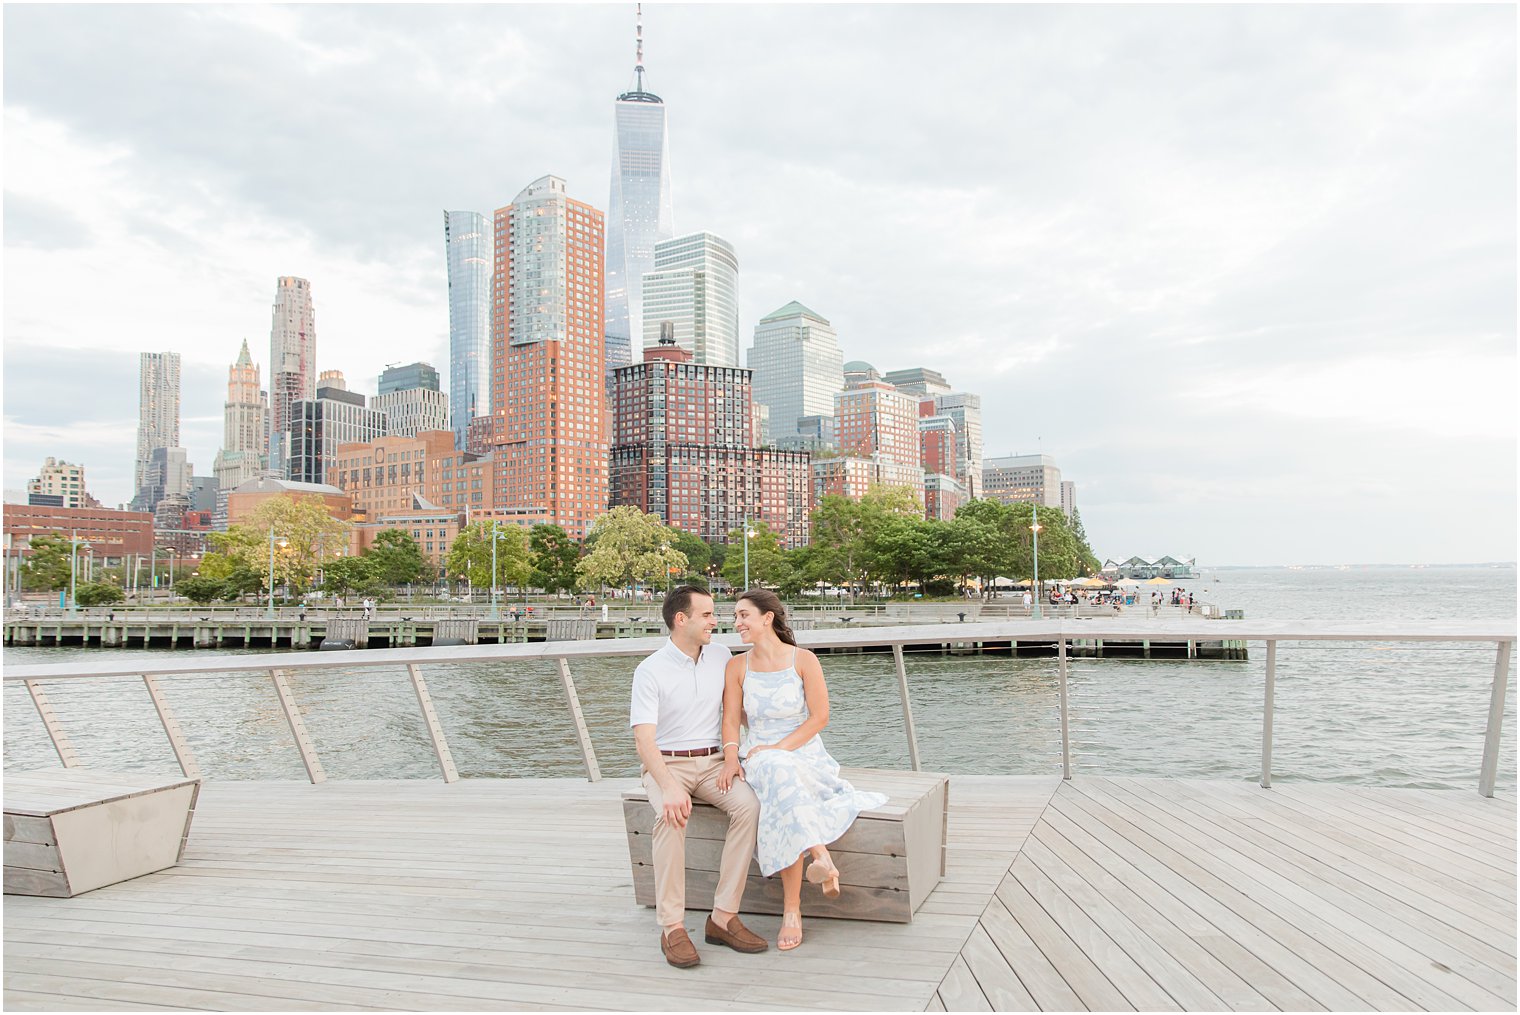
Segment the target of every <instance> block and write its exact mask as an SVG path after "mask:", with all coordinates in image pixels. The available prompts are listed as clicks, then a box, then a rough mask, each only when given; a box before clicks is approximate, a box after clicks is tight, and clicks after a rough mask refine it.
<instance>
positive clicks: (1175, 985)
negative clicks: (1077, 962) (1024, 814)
mask: <svg viewBox="0 0 1520 1015" xmlns="http://www.w3.org/2000/svg"><path fill="white" fill-rule="evenodd" d="M1019 860H1020V861H1021V862H1025V863H1028V864H1030V865H1031V866H1032V867H1033V868H1034V869H1036V870H1038V871H1039V873H1040V874H1041V875H1043V883H1042V884H1041V885H1040V891H1039V892H1036V891H1035V889H1034V888H1033V887H1031V885H1030V884H1029V883H1027V882H1026V883H1025V887H1026V888H1029V889H1030V894H1032V895H1034V896H1035V897H1036V898H1037V899H1039V900H1040V904H1041V905H1043V906H1045V908H1046V910H1047V911H1049V912H1050V913H1051V914H1052V915H1053V916H1056V915H1057V914H1058V912H1060V911H1064V910H1065V909H1066V908H1067V905H1068V904H1069V905H1070V906H1071V907H1072V908H1073V909H1074V910H1075V911H1076V912H1077V913H1079V914H1080V915H1081V916H1082V917H1084V918H1086V919H1088V920H1090V921H1092V924H1093V926H1094V928H1096V929H1097V930H1101V931H1102V933H1103V934H1104V935H1105V937H1106V938H1107V939H1108V940H1110V941H1112V942H1113V944H1114V945H1116V946H1117V947H1119V948H1121V949H1122V950H1123V951H1124V953H1125V955H1126V956H1127V957H1128V958H1129V959H1130V960H1131V961H1133V962H1134V963H1135V964H1136V967H1137V968H1138V969H1139V970H1140V971H1142V972H1144V973H1145V975H1146V976H1147V977H1148V978H1149V979H1150V980H1151V981H1152V982H1153V983H1154V984H1155V985H1156V986H1157V987H1159V988H1160V989H1161V990H1162V991H1164V993H1165V996H1166V999H1167V1000H1166V1002H1165V1003H1166V1004H1175V1005H1178V1006H1180V1007H1181V1008H1182V1010H1184V1011H1217V1010H1219V1009H1221V1008H1224V1007H1227V1005H1225V1003H1224V1001H1223V999H1222V998H1220V997H1219V996H1218V995H1216V994H1215V993H1214V992H1213V991H1212V990H1210V989H1209V988H1208V987H1207V986H1205V985H1204V983H1203V982H1202V981H1201V980H1199V979H1198V978H1197V977H1196V976H1194V975H1193V974H1192V973H1191V972H1189V971H1188V969H1187V968H1186V967H1185V966H1184V965H1183V964H1182V963H1181V962H1180V961H1179V960H1178V959H1177V958H1176V957H1175V956H1173V955H1172V954H1171V953H1170V951H1168V950H1167V948H1166V947H1163V946H1162V945H1161V944H1160V943H1159V942H1158V941H1157V940H1156V939H1155V938H1154V937H1152V936H1151V934H1149V933H1147V931H1146V930H1145V929H1142V928H1141V927H1139V926H1138V925H1136V924H1135V923H1134V922H1133V921H1132V920H1130V918H1129V917H1128V916H1126V915H1125V914H1124V913H1123V912H1122V911H1120V909H1119V907H1118V906H1116V905H1114V904H1113V902H1111V901H1110V900H1109V899H1108V898H1107V896H1106V895H1105V893H1104V892H1103V891H1102V890H1101V889H1099V888H1098V887H1096V886H1094V885H1091V884H1089V883H1088V882H1087V881H1086V880H1084V879H1083V877H1082V875H1081V874H1079V873H1078V872H1077V871H1076V870H1075V869H1073V868H1072V867H1071V866H1070V865H1069V864H1067V863H1066V862H1065V861H1064V860H1063V859H1062V858H1061V857H1060V855H1058V854H1057V853H1056V851H1055V850H1053V849H1051V848H1050V847H1049V846H1046V845H1045V844H1044V843H1043V842H1041V841H1040V840H1039V839H1031V840H1030V841H1029V842H1027V843H1025V845H1024V849H1023V850H1022V851H1021V852H1020V854H1019ZM1015 867H1016V868H1017V865H1015ZM1021 881H1022V879H1021ZM1057 886H1059V890H1060V891H1061V892H1062V893H1063V894H1064V895H1065V896H1066V897H1067V898H1068V900H1069V903H1061V902H1059V901H1057V900H1052V901H1051V902H1049V903H1048V902H1047V901H1046V898H1045V895H1048V894H1049V893H1050V891H1051V889H1053V888H1056V887H1057ZM1053 907H1054V908H1053ZM1057 918H1058V919H1059V918H1060V917H1059V916H1058V917H1057ZM1157 925H1160V926H1161V927H1162V928H1163V929H1164V931H1172V932H1174V931H1175V928H1174V927H1172V925H1171V924H1169V923H1167V922H1166V921H1164V920H1153V921H1151V923H1150V926H1151V927H1156V926H1157ZM1062 926H1063V927H1066V932H1067V934H1068V935H1070V936H1072V937H1073V938H1074V939H1075V938H1076V934H1074V933H1073V928H1072V927H1070V926H1068V925H1067V922H1066V921H1065V920H1063V921H1062ZM1165 936H1166V937H1167V938H1168V939H1169V940H1173V941H1174V940H1175V935H1174V934H1172V933H1167V934H1166V935H1165ZM1104 969H1105V973H1106V974H1107V975H1108V978H1109V979H1110V980H1112V981H1113V982H1114V984H1115V985H1116V986H1118V987H1119V988H1120V989H1121V990H1124V991H1125V996H1126V997H1128V998H1129V999H1130V1001H1131V1002H1132V1003H1133V1004H1135V1006H1136V1007H1137V1008H1140V1007H1142V1003H1143V1002H1142V1000H1141V999H1140V998H1137V997H1136V996H1135V995H1134V994H1132V993H1130V991H1129V990H1127V989H1126V988H1125V985H1124V983H1123V982H1121V981H1120V980H1119V979H1118V978H1116V977H1115V976H1114V974H1113V973H1112V972H1109V971H1108V969H1107V967H1106V965H1105V966H1104ZM1157 1006H1158V1007H1160V1005H1159V1004H1158V1005H1157Z"/></svg>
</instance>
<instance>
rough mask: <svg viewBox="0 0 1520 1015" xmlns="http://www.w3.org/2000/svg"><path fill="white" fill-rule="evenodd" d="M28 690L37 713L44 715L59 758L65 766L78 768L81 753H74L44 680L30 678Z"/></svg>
mask: <svg viewBox="0 0 1520 1015" xmlns="http://www.w3.org/2000/svg"><path fill="white" fill-rule="evenodd" d="M25 683H26V692H27V693H28V694H30V695H31V696H32V704H33V705H36V706H37V714H38V715H40V716H41V717H42V726H43V728H44V729H46V730H47V735H48V739H49V740H51V741H52V742H53V750H55V751H57V752H58V760H59V761H61V762H63V767H64V768H78V767H79V755H77V754H75V753H74V745H73V744H72V743H70V742H69V737H68V734H67V733H65V732H63V726H62V725H61V724H60V723H59V722H58V716H57V714H56V713H55V712H54V711H53V703H52V702H50V701H48V697H47V695H46V694H44V693H43V691H42V681H40V680H28V681H25Z"/></svg>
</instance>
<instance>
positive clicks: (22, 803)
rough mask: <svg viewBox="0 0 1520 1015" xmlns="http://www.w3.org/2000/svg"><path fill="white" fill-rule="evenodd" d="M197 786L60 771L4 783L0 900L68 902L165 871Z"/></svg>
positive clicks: (185, 830) (179, 850) (15, 776)
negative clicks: (1, 890) (1, 889)
mask: <svg viewBox="0 0 1520 1015" xmlns="http://www.w3.org/2000/svg"><path fill="white" fill-rule="evenodd" d="M200 785H201V781H200V780H199V779H186V778H169V777H166V776H162V775H144V774H139V773H126V772H100V771H91V770H89V769H83V768H60V769H52V770H49V771H45V772H14V773H7V774H6V776H5V894H6V895H46V896H52V897H55V898H69V897H70V896H74V895H79V894H80V893H82V892H88V891H92V890H94V889H96V888H101V887H104V886H105V885H114V884H116V883H117V882H118V881H126V880H128V879H129V878H135V877H141V876H142V875H144V874H151V873H153V872H154V871H160V870H163V869H164V868H166V867H173V866H174V865H175V864H176V863H178V862H179V859H180V857H181V856H183V855H184V851H185V839H186V837H187V836H188V835H189V834H190V819H191V817H192V816H194V814H195V800H196V797H197V796H198V795H199V793H200Z"/></svg>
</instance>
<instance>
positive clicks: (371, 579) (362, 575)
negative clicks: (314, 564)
mask: <svg viewBox="0 0 1520 1015" xmlns="http://www.w3.org/2000/svg"><path fill="white" fill-rule="evenodd" d="M381 586H382V583H381V581H380V580H379V578H378V577H376V575H375V565H374V562H373V561H371V560H370V559H369V554H364V555H363V556H359V557H339V558H338V559H337V560H334V561H333V562H331V563H330V564H328V565H327V566H326V567H324V568H323V569H322V591H323V592H324V593H326V594H327V595H330V596H349V595H355V594H359V595H370V594H372V593H374V594H378V592H379V591H380V588H381Z"/></svg>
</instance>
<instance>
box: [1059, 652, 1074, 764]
mask: <svg viewBox="0 0 1520 1015" xmlns="http://www.w3.org/2000/svg"><path fill="white" fill-rule="evenodd" d="M1056 644H1057V654H1058V656H1059V658H1060V674H1061V778H1062V779H1070V778H1071V721H1070V711H1071V710H1070V708H1069V707H1068V705H1067V700H1066V636H1065V635H1064V634H1063V635H1061V637H1060V639H1059V641H1057V643H1056Z"/></svg>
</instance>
